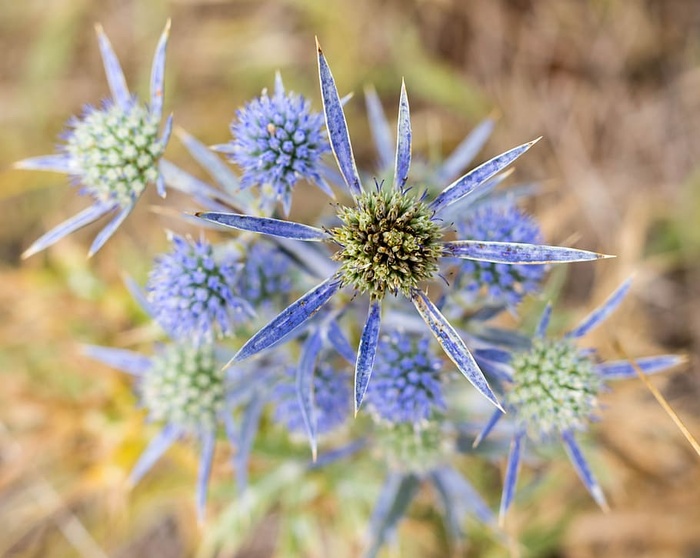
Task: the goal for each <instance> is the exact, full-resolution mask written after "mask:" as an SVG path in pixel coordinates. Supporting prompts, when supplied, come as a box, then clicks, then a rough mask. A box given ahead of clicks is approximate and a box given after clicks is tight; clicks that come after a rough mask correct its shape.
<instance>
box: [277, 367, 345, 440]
mask: <svg viewBox="0 0 700 558" xmlns="http://www.w3.org/2000/svg"><path fill="white" fill-rule="evenodd" d="M296 377H297V371H296V370H295V369H293V368H292V369H288V370H287V374H286V377H285V378H283V379H282V381H280V383H279V384H277V385H276V386H275V389H274V390H273V392H272V399H273V400H274V401H275V415H274V419H275V422H277V423H279V424H284V425H285V426H286V428H287V430H289V431H290V432H293V433H296V434H304V433H306V432H307V426H306V419H305V417H304V415H303V412H302V407H301V404H300V402H299V397H298V392H297V388H296V381H295V380H296ZM349 384H350V377H349V375H348V374H347V373H345V372H342V371H340V370H338V369H336V368H335V367H334V366H331V365H330V364H328V363H320V364H318V365H317V366H316V369H315V371H314V378H313V397H314V403H315V405H314V407H313V413H314V415H315V419H314V420H315V421H316V432H317V434H325V433H327V432H330V431H332V430H334V429H335V428H337V427H338V426H340V425H341V424H343V423H344V422H345V421H346V420H347V418H348V416H349V415H350V407H349V405H348V401H349V398H350V385H349Z"/></svg>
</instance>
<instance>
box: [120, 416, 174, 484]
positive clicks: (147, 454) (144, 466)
mask: <svg viewBox="0 0 700 558" xmlns="http://www.w3.org/2000/svg"><path fill="white" fill-rule="evenodd" d="M180 434H181V432H180V430H179V429H178V428H177V427H175V426H173V425H172V424H167V425H166V426H165V427H164V428H163V430H161V431H160V432H159V433H158V435H157V436H156V437H155V438H153V440H151V442H150V443H149V444H148V447H146V449H145V450H144V452H143V453H142V454H141V456H140V457H139V460H138V461H137V462H136V465H134V468H133V469H132V471H131V473H130V474H129V484H131V485H132V486H133V485H135V484H136V483H138V482H139V481H140V480H141V478H142V477H143V475H145V474H146V473H147V472H148V471H149V470H150V469H151V467H153V465H154V464H155V462H156V461H158V460H159V459H160V458H161V456H162V455H163V454H164V453H165V452H166V451H167V450H168V448H169V447H170V446H172V445H173V443H174V442H175V440H177V439H178V437H179V436H180Z"/></svg>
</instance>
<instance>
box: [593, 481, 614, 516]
mask: <svg viewBox="0 0 700 558" xmlns="http://www.w3.org/2000/svg"><path fill="white" fill-rule="evenodd" d="M593 499H594V500H595V501H596V503H597V504H598V505H599V506H600V509H601V510H603V513H610V506H609V505H608V501H607V500H606V499H605V494H603V491H602V490H601V489H600V487H599V486H596V487H595V488H594V489H593Z"/></svg>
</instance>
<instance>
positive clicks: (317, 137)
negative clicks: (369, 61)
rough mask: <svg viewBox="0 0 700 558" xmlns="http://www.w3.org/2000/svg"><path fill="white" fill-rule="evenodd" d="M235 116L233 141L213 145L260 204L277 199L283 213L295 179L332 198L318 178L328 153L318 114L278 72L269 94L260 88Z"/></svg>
mask: <svg viewBox="0 0 700 558" xmlns="http://www.w3.org/2000/svg"><path fill="white" fill-rule="evenodd" d="M236 118H237V120H236V121H234V122H232V123H231V134H232V135H233V140H231V141H230V142H229V143H227V144H223V145H217V146H214V149H215V150H217V151H221V152H223V153H226V154H227V155H228V156H229V158H230V159H231V160H232V161H233V162H234V163H236V164H237V165H238V166H239V167H240V168H241V170H242V171H243V175H242V177H241V186H242V187H243V188H250V187H251V186H259V187H260V194H261V196H262V197H263V198H264V199H265V201H266V202H267V203H266V204H264V205H267V206H270V205H274V204H275V203H276V202H278V201H281V202H282V206H283V208H284V213H285V215H288V214H289V209H290V208H291V204H292V190H293V189H294V186H295V185H296V183H297V182H298V181H299V180H300V179H304V180H308V181H309V182H311V183H313V184H316V185H317V186H318V187H319V188H320V189H321V190H323V191H324V192H325V193H326V194H328V195H329V196H331V197H333V191H332V190H331V189H330V187H329V186H328V184H327V183H326V181H325V179H324V178H323V176H322V172H323V169H322V162H321V157H322V155H323V154H324V153H326V152H328V151H329V147H328V141H327V140H326V138H325V135H324V133H323V116H322V115H321V113H317V112H313V111H312V110H311V103H310V102H309V101H308V100H306V99H305V98H304V97H303V96H301V95H298V94H296V93H292V92H287V91H285V89H284V84H283V83H282V76H281V75H280V74H279V72H278V73H277V75H276V76H275V92H274V94H273V95H272V96H270V95H269V94H268V92H267V89H264V90H263V92H262V94H261V95H260V97H258V98H257V99H253V100H252V101H250V102H249V103H248V104H246V105H245V106H244V107H243V108H241V109H239V110H238V111H237V112H236Z"/></svg>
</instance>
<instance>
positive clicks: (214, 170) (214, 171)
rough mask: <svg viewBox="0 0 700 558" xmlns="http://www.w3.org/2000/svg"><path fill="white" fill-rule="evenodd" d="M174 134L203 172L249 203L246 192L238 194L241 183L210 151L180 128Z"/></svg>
mask: <svg viewBox="0 0 700 558" xmlns="http://www.w3.org/2000/svg"><path fill="white" fill-rule="evenodd" d="M175 134H176V135H177V137H178V138H180V141H182V143H183V145H184V146H185V147H186V148H187V151H189V152H190V155H192V157H194V158H195V159H196V160H197V162H198V163H199V164H200V165H202V167H204V170H206V171H207V172H208V173H209V175H210V176H211V177H212V178H213V179H214V180H216V181H217V182H218V183H219V184H220V185H221V186H222V187H223V188H225V189H226V190H228V191H229V192H236V197H237V198H238V197H239V195H242V196H243V197H244V199H245V200H246V202H248V201H249V200H248V199H247V198H249V197H250V196H249V194H248V192H239V190H240V189H241V183H240V181H239V180H238V177H237V176H236V175H235V174H234V173H233V172H232V171H231V169H230V168H229V167H228V166H227V165H226V164H225V163H224V162H223V161H222V160H221V159H219V157H217V156H216V155H215V154H214V153H213V152H212V150H211V149H208V148H207V146H206V145H204V144H203V143H202V142H201V141H199V140H198V139H197V138H195V137H194V136H193V135H191V134H189V133H187V132H186V131H185V130H183V129H182V128H180V127H178V128H177V130H175Z"/></svg>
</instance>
